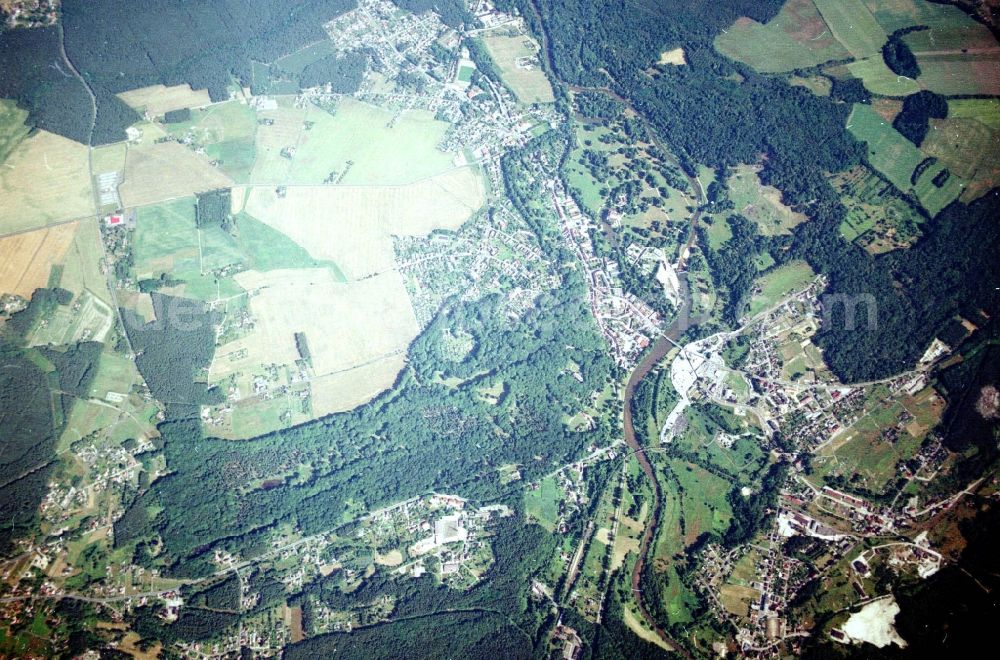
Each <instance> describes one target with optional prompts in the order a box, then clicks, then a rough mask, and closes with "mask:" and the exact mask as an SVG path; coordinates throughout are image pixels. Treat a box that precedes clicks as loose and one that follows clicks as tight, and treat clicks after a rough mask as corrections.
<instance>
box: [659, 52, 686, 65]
mask: <svg viewBox="0 0 1000 660" xmlns="http://www.w3.org/2000/svg"><path fill="white" fill-rule="evenodd" d="M656 63H657V64H660V65H664V64H673V65H675V66H682V65H684V64H687V59H685V57H684V49H683V48H674V49H673V50H665V51H663V52H662V53H660V59H659V60H657V62H656Z"/></svg>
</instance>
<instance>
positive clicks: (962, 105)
mask: <svg viewBox="0 0 1000 660" xmlns="http://www.w3.org/2000/svg"><path fill="white" fill-rule="evenodd" d="M948 118H949V119H975V120H976V121H978V122H980V123H982V124H984V125H986V126H988V127H989V128H992V129H993V130H995V131H1000V100H997V99H949V100H948Z"/></svg>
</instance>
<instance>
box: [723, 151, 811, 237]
mask: <svg viewBox="0 0 1000 660" xmlns="http://www.w3.org/2000/svg"><path fill="white" fill-rule="evenodd" d="M759 172H760V168H759V167H754V166H750V165H739V166H738V167H736V169H735V171H734V172H733V174H732V176H730V177H729V181H728V186H729V198H730V200H732V202H733V204H734V205H735V206H736V211H737V212H738V213H740V214H742V215H744V216H746V217H747V218H748V219H750V220H753V221H754V222H755V223H756V224H757V228H758V230H759V231H760V233H761V234H763V235H764V236H777V235H779V234H790V233H791V231H792V228H793V227H795V226H797V225H799V224H801V223H803V222H805V221H806V220H808V218H807V217H806V216H805V215H804V214H802V213H796V212H795V211H793V210H792V209H790V208H789V207H787V206H785V205H784V204H782V203H781V191H780V190H778V189H777V188H775V187H774V186H766V185H764V184H763V183H761V181H760V177H759V175H758V173H759Z"/></svg>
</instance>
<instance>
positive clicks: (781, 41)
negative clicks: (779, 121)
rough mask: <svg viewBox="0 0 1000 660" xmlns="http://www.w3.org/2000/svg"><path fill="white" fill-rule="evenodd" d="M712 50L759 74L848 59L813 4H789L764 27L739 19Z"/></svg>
mask: <svg viewBox="0 0 1000 660" xmlns="http://www.w3.org/2000/svg"><path fill="white" fill-rule="evenodd" d="M715 47H716V48H717V49H718V50H719V52H721V53H722V54H723V55H726V56H727V57H731V58H732V59H734V60H739V61H741V62H745V63H746V64H749V65H750V66H751V67H753V68H754V69H756V70H757V71H760V72H761V73H778V72H782V71H791V70H793V69H800V68H807V67H810V66H815V65H817V64H822V63H823V62H828V61H830V60H841V59H844V58H846V57H848V56H850V53H848V51H847V49H846V48H844V47H843V46H842V45H841V44H840V42H839V41H837V39H836V37H834V36H833V33H831V32H830V28H829V27H828V26H827V24H826V22H825V21H824V20H823V17H822V16H820V14H819V12H818V11H817V10H816V6H815V5H814V4H813V2H812V0H790V1H789V2H787V3H785V5H784V6H783V7H782V8H781V11H779V12H778V15H777V16H775V17H774V18H772V19H771V20H770V21H768V22H767V23H766V24H761V23H758V22H756V21H753V20H751V19H749V18H741V19H739V20H738V21H736V23H735V24H734V25H732V26H731V27H729V28H728V29H727V30H726V31H724V32H722V33H721V34H719V36H717V37H716V38H715Z"/></svg>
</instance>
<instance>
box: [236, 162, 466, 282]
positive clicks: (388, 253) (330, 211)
mask: <svg viewBox="0 0 1000 660" xmlns="http://www.w3.org/2000/svg"><path fill="white" fill-rule="evenodd" d="M244 191H245V189H239V190H234V191H233V197H232V198H233V203H234V205H241V204H242V200H243V198H244ZM485 200H486V191H485V188H484V186H483V181H482V178H481V177H480V175H479V173H478V172H477V171H476V170H474V169H472V168H469V167H463V168H458V169H455V170H452V171H449V172H445V173H444V174H439V175H437V176H434V177H430V178H428V179H424V180H422V181H418V182H417V183H411V184H408V185H404V186H296V187H289V188H287V189H286V192H285V197H283V198H279V197H278V196H277V194H276V192H275V189H274V187H272V186H267V187H254V188H252V189H251V191H250V195H249V199H248V200H247V203H246V212H247V213H249V214H250V215H252V216H253V217H255V218H257V219H258V220H260V221H261V222H264V223H266V224H268V225H270V226H271V227H273V228H275V229H277V230H278V231H280V232H282V233H284V234H285V235H287V236H288V237H289V238H291V239H292V240H293V241H295V242H296V243H298V244H299V245H301V246H302V247H303V248H305V249H306V250H307V251H308V252H309V254H310V255H311V256H312V257H313V258H315V259H329V260H331V261H333V262H335V263H336V264H337V265H338V266H339V267H340V269H341V270H342V271H343V272H344V274H345V275H346V276H347V278H348V279H359V278H362V277H367V276H369V275H372V274H375V273H382V272H385V271H388V270H391V269H392V268H393V267H394V264H393V261H394V255H393V247H392V238H391V237H392V236H394V235H395V236H423V235H426V234H429V233H430V232H432V231H434V230H435V229H452V230H454V229H458V228H459V227H461V226H462V224H463V223H464V222H465V221H466V220H468V219H469V218H470V217H471V216H472V214H473V213H475V211H477V210H478V209H479V208H480V207H481V206H482V205H483V203H484V202H485ZM234 210H235V209H234Z"/></svg>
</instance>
